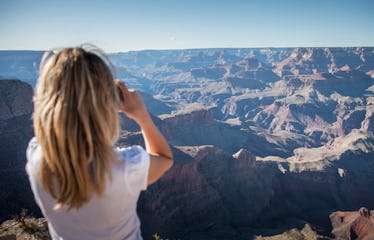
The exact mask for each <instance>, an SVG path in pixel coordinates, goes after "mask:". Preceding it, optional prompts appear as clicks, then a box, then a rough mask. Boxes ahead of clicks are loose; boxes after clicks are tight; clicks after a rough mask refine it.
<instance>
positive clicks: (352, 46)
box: [0, 45, 374, 54]
mask: <svg viewBox="0 0 374 240" xmlns="http://www.w3.org/2000/svg"><path fill="white" fill-rule="evenodd" d="M78 46H79V45H78ZM78 46H73V47H78ZM94 46H95V45H94ZM66 47H72V46H66ZM98 48H99V49H101V50H103V48H100V47H98ZM292 48H374V45H373V46H360V45H349V46H295V47H291V46H288V47H274V46H272V47H201V48H200V47H198V48H159V49H157V48H153V49H152V48H149V49H147V48H145V49H138V50H119V51H105V50H104V52H106V53H109V54H114V53H129V52H143V51H183V50H215V49H217V50H218V49H238V50H239V49H292ZM51 49H52V48H51ZM51 49H44V50H41V49H0V52H45V51H50V50H51Z"/></svg>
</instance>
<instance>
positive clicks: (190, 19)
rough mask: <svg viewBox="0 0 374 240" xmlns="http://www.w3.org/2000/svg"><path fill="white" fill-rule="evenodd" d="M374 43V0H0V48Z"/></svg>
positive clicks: (114, 48)
mask: <svg viewBox="0 0 374 240" xmlns="http://www.w3.org/2000/svg"><path fill="white" fill-rule="evenodd" d="M82 43H91V44H94V45H96V46H98V47H99V48H101V49H103V50H105V51H107V52H126V51H133V50H146V49H187V48H239V47H243V48H256V47H345V46H374V0H241V1H239V0H214V1H213V0H184V1H182V0H106V1H105V0H90V1H79V0H75V1H73V0H64V1H62V0H61V1H57V0H48V1H47V0H44V1H43V0H0V50H47V49H51V48H56V47H67V46H78V45H80V44H82Z"/></svg>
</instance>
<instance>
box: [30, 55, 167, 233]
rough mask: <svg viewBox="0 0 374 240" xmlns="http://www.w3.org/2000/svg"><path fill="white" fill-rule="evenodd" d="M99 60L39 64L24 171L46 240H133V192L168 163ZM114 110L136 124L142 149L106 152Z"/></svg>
mask: <svg viewBox="0 0 374 240" xmlns="http://www.w3.org/2000/svg"><path fill="white" fill-rule="evenodd" d="M103 56H104V55H102V54H100V55H99V54H97V53H93V52H91V51H87V50H85V49H83V48H66V49H63V50H61V51H59V52H58V53H56V54H54V55H52V56H50V57H48V55H47V54H45V56H44V57H43V60H42V64H41V71H40V77H39V79H38V82H37V86H36V90H35V96H34V115H33V121H34V129H35V138H33V139H32V140H31V141H30V143H29V147H28V149H27V159H28V161H27V165H26V170H27V173H28V175H29V179H30V183H31V187H32V191H33V193H34V196H35V200H36V202H37V204H38V205H39V207H40V209H41V210H42V213H43V215H44V216H45V218H46V219H47V221H48V225H49V231H50V234H51V237H52V238H53V239H141V238H142V237H141V234H140V221H139V218H138V216H137V213H136V205H137V201H138V198H139V193H140V191H142V190H145V189H146V188H147V186H149V185H150V184H152V183H153V182H155V181H156V180H157V179H159V178H160V177H161V176H162V175H163V174H164V173H165V172H166V171H167V170H168V169H169V168H170V167H171V166H172V164H173V156H172V153H171V151H170V148H169V145H168V144H167V142H166V140H165V139H164V137H163V136H162V135H161V133H160V132H159V131H158V129H157V128H156V127H155V125H154V124H153V122H152V119H151V117H150V115H149V113H148V111H147V110H146V108H145V106H144V104H143V101H142V99H141V97H140V96H139V94H138V93H137V92H136V91H130V90H128V89H127V88H126V86H125V84H124V83H122V82H120V81H117V80H114V78H113V76H112V73H111V71H110V68H109V67H108V64H107V63H108V62H109V61H108V60H107V58H105V57H103ZM118 89H120V91H118ZM121 95H122V96H121ZM121 99H122V100H121ZM118 111H121V112H124V113H125V114H126V115H127V116H128V117H129V118H131V119H133V120H135V122H136V123H137V124H139V126H140V128H141V130H142V134H143V137H144V142H145V147H146V151H145V150H144V149H143V148H142V147H140V146H132V147H129V148H125V149H116V148H114V147H113V145H114V143H115V141H116V139H117V137H118V131H119V130H118V129H119V119H118Z"/></svg>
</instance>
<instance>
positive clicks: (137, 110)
mask: <svg viewBox="0 0 374 240" xmlns="http://www.w3.org/2000/svg"><path fill="white" fill-rule="evenodd" d="M115 83H116V85H117V86H118V87H119V88H120V89H121V92H122V96H123V98H124V101H123V102H121V105H120V106H119V111H121V112H124V113H125V114H126V115H127V116H128V117H129V118H131V119H133V120H134V121H135V122H137V123H138V124H139V123H141V122H142V121H144V120H146V119H147V118H149V117H150V116H149V113H148V111H147V109H146V107H145V105H144V103H143V100H142V98H141V96H140V94H139V93H138V92H137V91H135V90H129V89H127V87H126V85H125V84H124V83H123V82H121V81H119V80H115Z"/></svg>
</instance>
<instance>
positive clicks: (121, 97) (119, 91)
mask: <svg viewBox="0 0 374 240" xmlns="http://www.w3.org/2000/svg"><path fill="white" fill-rule="evenodd" d="M116 88H117V93H118V96H119V99H120V100H121V102H122V103H123V102H125V98H124V97H123V94H122V90H121V88H120V87H119V86H116Z"/></svg>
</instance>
